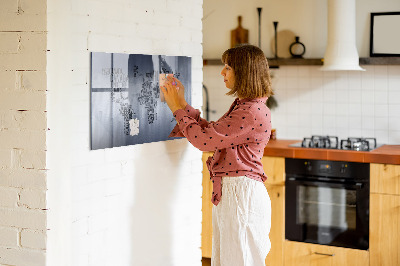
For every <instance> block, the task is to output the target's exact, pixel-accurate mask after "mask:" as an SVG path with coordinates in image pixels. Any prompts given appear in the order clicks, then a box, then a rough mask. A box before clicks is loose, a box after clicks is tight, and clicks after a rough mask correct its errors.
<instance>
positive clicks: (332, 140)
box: [301, 136, 339, 149]
mask: <svg viewBox="0 0 400 266" xmlns="http://www.w3.org/2000/svg"><path fill="white" fill-rule="evenodd" d="M301 147H305V148H326V149H338V148H339V140H338V137H334V136H312V137H311V138H304V139H303V141H302V142H301Z"/></svg>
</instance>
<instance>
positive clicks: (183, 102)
mask: <svg viewBox="0 0 400 266" xmlns="http://www.w3.org/2000/svg"><path fill="white" fill-rule="evenodd" d="M167 79H168V80H169V81H170V82H176V84H177V85H176V86H177V87H179V90H178V97H179V103H180V105H181V106H182V107H183V108H185V107H186V105H187V102H186V100H185V87H184V86H183V84H182V82H180V80H179V79H177V78H175V77H172V76H168V77H167Z"/></svg>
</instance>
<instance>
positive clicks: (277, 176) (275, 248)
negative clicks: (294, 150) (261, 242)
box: [261, 156, 285, 266]
mask: <svg viewBox="0 0 400 266" xmlns="http://www.w3.org/2000/svg"><path fill="white" fill-rule="evenodd" d="M261 162H262V164H263V167H264V172H265V174H266V175H267V177H268V178H267V180H266V181H265V183H264V184H265V187H266V188H267V191H268V195H269V197H270V199H271V231H270V233H269V239H270V241H271V250H270V251H269V253H268V256H267V258H266V259H265V264H266V266H277V265H283V249H284V246H283V243H284V240H285V158H283V157H270V156H264V157H263V158H262V160H261Z"/></svg>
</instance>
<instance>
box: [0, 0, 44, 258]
mask: <svg viewBox="0 0 400 266" xmlns="http://www.w3.org/2000/svg"><path fill="white" fill-rule="evenodd" d="M46 2H47V1H35V2H34V3H31V2H29V1H11V0H5V1H1V3H0V17H1V20H0V40H1V41H0V80H1V83H0V139H1V141H0V264H1V265H45V255H46V251H45V249H46V245H45V241H46V226H47V221H46V220H47V213H46V210H45V209H46V194H45V193H46V170H45V169H46V130H47V127H46V126H47V119H46V72H45V70H46V49H47V48H46V47H47V44H46V42H47V34H46Z"/></svg>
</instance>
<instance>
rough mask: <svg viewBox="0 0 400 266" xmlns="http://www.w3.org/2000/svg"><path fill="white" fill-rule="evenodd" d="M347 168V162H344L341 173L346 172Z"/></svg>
mask: <svg viewBox="0 0 400 266" xmlns="http://www.w3.org/2000/svg"><path fill="white" fill-rule="evenodd" d="M346 169H347V164H342V167H341V168H340V173H341V174H344V173H346Z"/></svg>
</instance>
